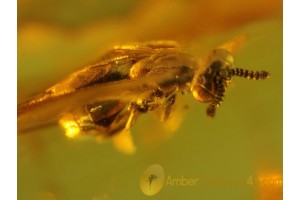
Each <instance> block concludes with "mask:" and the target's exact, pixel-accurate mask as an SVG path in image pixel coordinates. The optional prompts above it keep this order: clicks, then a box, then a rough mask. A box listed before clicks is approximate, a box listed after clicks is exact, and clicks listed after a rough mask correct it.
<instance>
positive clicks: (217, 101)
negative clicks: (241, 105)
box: [18, 41, 270, 137]
mask: <svg viewBox="0 0 300 200" xmlns="http://www.w3.org/2000/svg"><path fill="white" fill-rule="evenodd" d="M235 76H237V77H243V78H247V79H250V80H261V79H266V78H268V77H269V76H270V74H269V72H267V71H252V70H247V69H241V68H238V67H236V66H235V64H234V60H233V56H232V55H231V54H230V52H229V51H228V50H227V49H226V48H217V49H215V50H213V51H212V53H211V54H210V55H209V56H208V57H207V58H206V59H205V62H202V63H200V62H199V60H198V59H196V58H195V57H194V56H192V55H190V54H187V53H184V52H183V51H181V49H180V48H179V47H178V45H177V44H176V43H175V42H171V41H155V42H149V43H141V44H134V45H128V46H115V47H114V49H112V50H111V51H109V52H108V53H107V54H105V55H104V56H103V57H102V58H101V59H100V61H99V62H98V63H96V64H94V65H91V66H87V67H85V68H83V69H81V70H79V71H77V72H75V73H73V74H71V75H70V76H69V77H67V78H66V79H65V80H63V81H62V82H60V83H58V84H56V85H54V86H53V87H51V88H49V89H48V90H46V91H45V92H44V93H42V94H41V95H39V96H37V97H35V98H33V99H32V100H30V101H28V102H27V103H25V104H23V105H21V106H19V107H18V115H19V116H20V117H21V116H22V115H24V114H26V113H27V112H30V111H31V110H34V109H35V108H36V107H38V106H39V105H43V104H45V102H46V103H47V102H48V104H51V102H52V101H55V100H57V99H60V98H63V97H65V98H67V97H68V96H70V98H69V99H68V100H66V101H65V102H68V103H66V104H65V108H66V109H65V110H63V111H62V112H61V113H60V115H59V116H58V117H59V123H60V125H61V126H62V127H63V128H64V129H65V130H66V133H67V135H68V136H69V137H73V136H77V135H93V136H99V135H101V136H103V137H108V136H112V135H115V134H116V133H119V132H121V131H123V130H129V129H130V127H131V126H132V125H133V124H134V122H135V121H136V119H137V118H138V117H139V115H141V114H143V113H148V112H152V111H155V110H157V109H162V110H163V112H162V117H161V118H162V120H163V121H164V120H167V119H168V117H169V116H170V113H171V110H172V106H173V104H174V102H175V101H176V97H177V96H178V95H180V94H186V93H192V95H193V96H194V98H195V99H196V100H197V101H200V102H202V103H208V107H207V110H206V115H207V116H208V117H210V118H213V117H215V114H216V111H217V108H218V107H219V106H220V105H221V103H222V102H223V99H224V95H225V91H226V88H227V87H228V86H229V85H230V82H231V79H232V78H233V77H235ZM127 86H128V87H127ZM97 87H102V89H103V90H102V91H101V90H100V92H97V91H96V90H93V88H97ZM105 89H106V90H105ZM89 90H90V92H89V93H88V95H84V94H83V93H84V91H89ZM73 94H78V95H77V97H76V98H77V99H78V96H79V97H80V98H90V97H93V98H90V99H88V100H82V99H81V101H80V103H78V104H76V105H73V104H72V102H73V101H75V100H74V99H73V98H72V95H73ZM76 98H75V99H76ZM78 101H79V100H78ZM49 102H50V103H49ZM50 111H51V110H49V112H50ZM37 118H39V117H38V115H34V114H33V115H32V116H31V121H34V120H36V119H37Z"/></svg>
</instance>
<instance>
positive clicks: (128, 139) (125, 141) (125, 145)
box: [112, 105, 140, 154]
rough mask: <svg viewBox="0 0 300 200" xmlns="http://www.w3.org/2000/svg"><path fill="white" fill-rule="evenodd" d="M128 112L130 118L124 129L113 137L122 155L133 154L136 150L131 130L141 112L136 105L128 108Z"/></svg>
mask: <svg viewBox="0 0 300 200" xmlns="http://www.w3.org/2000/svg"><path fill="white" fill-rule="evenodd" d="M127 112H129V113H130V114H129V116H128V119H127V122H126V124H125V126H124V128H123V129H122V130H120V131H119V132H117V134H115V135H114V136H113V137H112V141H113V143H114V146H115V147H116V149H118V150H119V151H121V152H122V153H125V154H133V153H134V152H135V150H136V147H135V145H134V143H133V139H132V136H131V132H130V128H131V126H132V125H133V123H134V122H135V121H136V119H137V116H138V115H139V113H140V111H139V110H138V109H137V107H136V106H135V105H130V106H129V107H128V110H127Z"/></svg>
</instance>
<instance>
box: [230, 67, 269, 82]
mask: <svg viewBox="0 0 300 200" xmlns="http://www.w3.org/2000/svg"><path fill="white" fill-rule="evenodd" d="M230 73H231V76H239V77H244V78H247V79H250V80H261V79H266V78H268V77H269V76H270V73H269V72H267V71H252V70H247V69H241V68H234V69H230Z"/></svg>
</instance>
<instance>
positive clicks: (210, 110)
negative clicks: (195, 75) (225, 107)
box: [206, 80, 226, 118]
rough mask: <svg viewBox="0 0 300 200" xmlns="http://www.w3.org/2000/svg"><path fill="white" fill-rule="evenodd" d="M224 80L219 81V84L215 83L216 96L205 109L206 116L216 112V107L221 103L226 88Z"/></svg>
mask: <svg viewBox="0 0 300 200" xmlns="http://www.w3.org/2000/svg"><path fill="white" fill-rule="evenodd" d="M225 85H226V83H225V80H223V81H221V82H220V83H219V84H216V87H217V88H216V97H215V98H214V100H213V101H212V102H211V103H210V104H209V106H208V107H207V109H206V114H207V116H208V117H211V118H213V117H214V116H215V113H216V109H217V108H218V107H219V106H220V105H221V103H222V102H223V97H224V93H225V89H226V86H225Z"/></svg>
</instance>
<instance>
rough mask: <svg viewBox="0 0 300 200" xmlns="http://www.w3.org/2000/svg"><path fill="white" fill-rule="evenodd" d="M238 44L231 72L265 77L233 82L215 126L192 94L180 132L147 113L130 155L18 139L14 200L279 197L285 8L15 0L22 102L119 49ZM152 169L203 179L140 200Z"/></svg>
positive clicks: (271, 4)
mask: <svg viewBox="0 0 300 200" xmlns="http://www.w3.org/2000/svg"><path fill="white" fill-rule="evenodd" d="M240 35H246V36H247V41H246V43H245V45H244V46H243V48H241V49H240V51H239V52H238V53H236V55H235V63H236V65H237V66H239V67H245V68H249V69H265V70H269V71H270V72H271V74H272V76H271V78H270V79H268V80H266V81H248V80H245V79H240V78H235V79H233V81H232V86H231V87H230V89H228V90H227V93H226V97H225V100H224V103H223V105H222V106H221V108H220V109H219V110H218V112H217V115H216V118H215V119H214V120H211V119H208V118H207V117H206V115H205V109H206V105H205V104H201V103H198V102H196V101H195V100H194V99H193V97H192V95H185V96H183V97H182V98H181V99H179V101H180V104H179V107H178V109H177V110H179V112H177V113H174V115H173V116H174V121H175V122H176V123H175V124H174V123H173V124H172V123H169V124H165V125H164V126H163V124H161V123H159V122H158V121H157V120H156V119H155V118H154V117H152V115H149V114H148V115H144V116H142V117H141V118H139V120H138V121H137V123H136V124H135V125H134V127H133V129H132V133H133V139H134V142H135V144H136V147H137V151H136V153H135V154H134V155H132V156H128V155H124V154H121V153H120V152H118V151H117V150H115V149H114V147H113V145H112V144H111V142H107V143H104V144H99V143H97V141H96V140H93V139H79V140H73V139H70V138H67V137H65V135H64V133H63V130H62V129H61V128H60V127H58V126H51V127H45V128H42V129H39V130H35V131H32V132H30V133H28V134H26V135H25V134H24V135H18V199H20V200H22V199H24V200H27V199H44V200H53V199H64V200H68V199H71V200H76V199H79V200H81V199H90V200H100V199H101V200H106V199H149V198H153V199H170V198H176V199H187V198H188V199H233V200H234V199H264V200H265V199H272V200H277V199H282V182H281V181H282V92H283V91H282V74H283V72H282V69H283V66H282V42H283V41H282V1H278V0H275V1H274V0H246V1H239V0H215V1H204V0H198V1H196V0H191V1H183V0H182V1H180V0H175V1H170V0H162V1H155V0H154V1H151V0H144V1H137V0H125V1H96V0H80V1H74V0H73V1H71V0H64V1H59V0H44V1H36V0H19V1H18V102H23V101H24V100H25V99H27V98H28V97H30V96H32V95H34V94H37V93H39V92H41V91H43V90H44V89H46V88H47V87H49V86H51V85H53V84H55V83H56V82H57V81H59V80H61V79H62V78H64V77H65V76H66V75H68V74H69V73H71V72H73V71H75V70H76V69H78V68H80V67H82V66H84V65H86V64H90V63H93V62H94V61H96V60H97V58H98V57H99V56H100V55H101V53H103V52H105V51H106V50H107V49H108V48H109V47H111V46H112V45H114V44H120V43H130V42H133V41H134V42H136V41H145V40H158V39H169V40H176V41H178V42H179V43H180V44H182V45H183V46H184V47H186V50H187V51H189V52H191V53H193V54H195V55H196V56H201V55H202V54H203V53H205V52H207V51H209V50H210V49H212V48H214V47H216V46H218V45H220V44H222V43H224V42H226V41H228V40H230V39H232V38H234V37H236V36H240ZM185 105H188V109H183V106H185ZM182 117H183V119H181V118H182ZM176 120H177V121H176ZM180 121H182V122H181V125H180V126H179V128H178V129H177V131H175V132H173V133H172V134H171V133H170V132H168V131H165V127H167V128H168V129H174V127H175V125H178V124H179V122H180ZM154 127H155V128H154ZM151 164H159V165H161V166H162V167H163V169H164V173H165V175H164V176H165V177H168V175H170V176H171V177H174V178H181V176H183V177H185V178H190V179H199V182H198V184H196V185H195V186H182V185H177V186H169V185H168V186H164V187H163V188H162V190H161V191H160V192H159V193H158V194H156V195H154V196H153V197H148V196H145V195H144V194H143V193H142V192H141V190H140V177H141V175H142V174H143V172H144V170H145V169H146V168H147V167H149V166H150V165H151Z"/></svg>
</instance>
